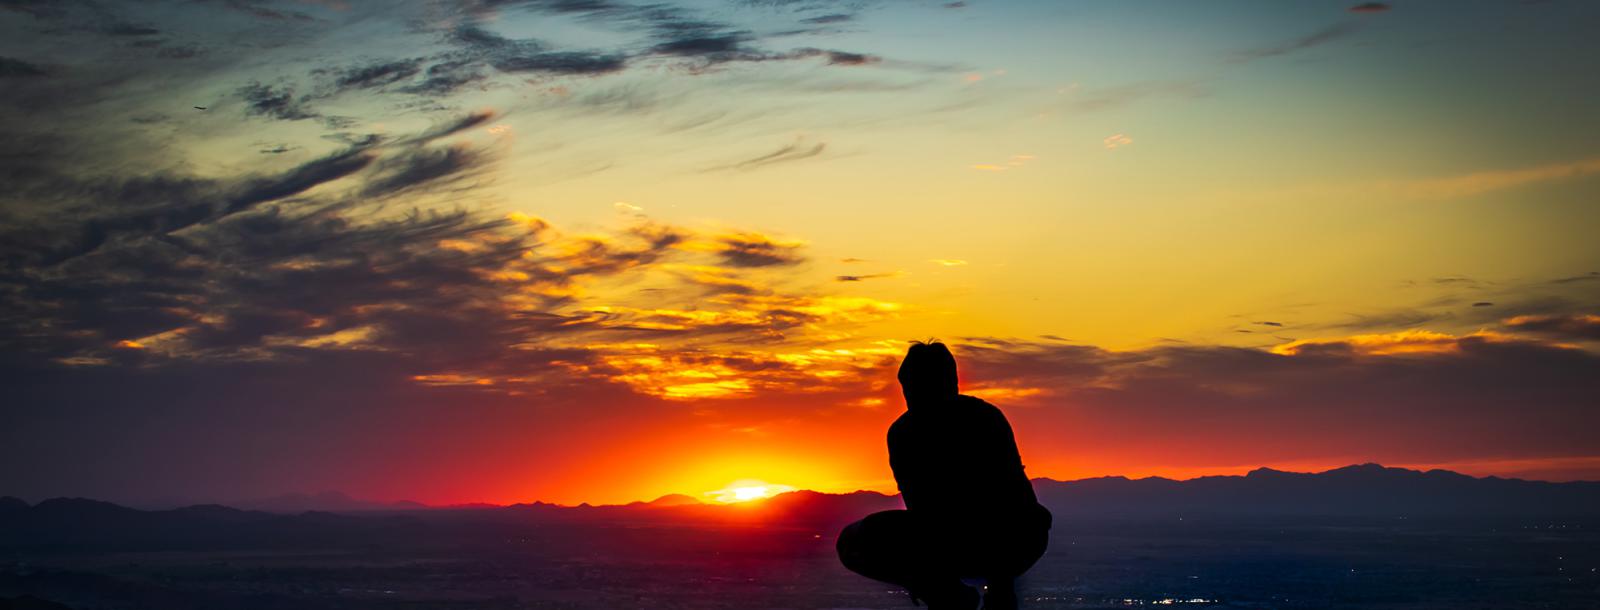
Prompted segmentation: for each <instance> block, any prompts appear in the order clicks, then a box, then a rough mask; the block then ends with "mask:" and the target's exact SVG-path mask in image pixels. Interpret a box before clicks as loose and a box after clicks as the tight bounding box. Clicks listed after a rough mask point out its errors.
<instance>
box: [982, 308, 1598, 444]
mask: <svg viewBox="0 0 1600 610" xmlns="http://www.w3.org/2000/svg"><path fill="white" fill-rule="evenodd" d="M1408 341H1409V343H1408ZM1304 347H1308V348H1309V347H1310V346H1309V345H1308V346H1304ZM1389 350H1392V351H1389ZM955 351H956V355H957V358H958V359H959V361H960V363H961V368H962V371H961V372H962V381H963V389H964V390H967V391H973V392H976V393H980V394H981V393H983V392H985V391H989V392H993V394H991V396H994V397H995V400H996V401H997V402H998V403H999V404H1002V405H1006V404H1027V405H1030V407H1031V408H1029V409H1021V410H1016V411H1010V412H1011V413H1024V414H1027V413H1032V415H1023V417H1024V418H1025V419H1024V420H1023V423H1021V424H1019V426H1021V427H1019V429H1026V426H1028V425H1035V426H1044V427H1046V428H1047V429H1044V430H1035V431H1034V432H1033V433H1034V434H1038V435H1041V437H1052V436H1053V437H1055V438H1056V439H1057V442H1065V443H1073V444H1074V445H1076V446H1080V451H1086V452H1093V451H1111V452H1115V453H1114V455H1118V457H1119V458H1121V459H1133V460H1138V459H1141V458H1139V457H1138V456H1139V454H1141V453H1147V452H1151V451H1157V452H1160V453H1161V454H1162V455H1166V456H1175V455H1191V456H1192V455H1194V454H1195V453H1194V452H1202V453H1204V454H1206V455H1208V456H1211V459H1216V460H1222V462H1221V463H1235V462H1232V461H1233V460H1237V463H1260V462H1261V461H1265V460H1292V459H1317V458H1319V457H1321V456H1326V455H1366V456H1372V457H1374V458H1379V457H1381V458H1382V459H1385V460H1391V461H1402V460H1404V461H1421V462H1438V461H1447V460H1450V459H1463V458H1479V457H1481V456H1482V455H1484V454H1486V453H1487V454H1490V455H1500V456H1530V457H1543V456H1549V455H1563V454H1575V455H1594V454H1595V452H1596V450H1597V449H1600V446H1597V445H1596V442H1595V440H1594V438H1593V436H1592V435H1591V434H1589V433H1588V431H1589V430H1593V429H1594V427H1595V426H1596V425H1600V412H1597V411H1595V410H1594V409H1593V408H1592V402H1593V396H1595V395H1596V392H1600V375H1596V374H1595V373H1596V372H1597V371H1600V356H1597V355H1596V354H1594V353H1592V352H1588V351H1584V350H1578V349H1571V348H1565V347H1560V346H1557V345H1552V344H1547V343H1543V342H1540V341H1535V340H1531V339H1504V338H1492V337H1482V336H1462V337H1449V336H1438V337H1429V338H1427V340H1426V343H1424V342H1421V341H1417V340H1415V338H1407V337H1405V336H1402V335H1395V336H1389V337H1387V338H1386V339H1376V340H1375V339H1370V338H1368V339H1362V340H1361V341H1360V342H1357V341H1355V340H1349V341H1339V340H1334V341H1329V342H1324V343H1319V344H1316V348H1315V349H1295V350H1289V351H1286V352H1283V353H1274V352H1271V351H1265V350H1258V349H1246V348H1229V347H1220V346H1167V347H1157V348H1151V349H1145V350H1136V351H1131V352H1119V351H1109V350H1104V349H1100V348H1096V347H1091V346H1071V345H1059V344H1053V343H1029V342H1017V341H996V342H990V341H985V342H981V343H965V342H964V343H962V344H959V345H956V346H955ZM1008 397H1009V398H1008ZM1506 405H1521V407H1519V408H1517V409H1507V408H1506ZM1035 409H1051V410H1056V411H1057V412H1058V414H1057V415H1047V414H1045V413H1039V412H1035V411H1034V410H1035ZM1306 430H1316V431H1317V432H1316V434H1314V435H1307V434H1305V433H1304V431H1306ZM1580 430H1581V432H1580ZM1063 434H1065V435H1067V436H1065V437H1063V436H1061V435H1063ZM1112 459H1118V458H1112ZM1168 459H1170V458H1168Z"/></svg>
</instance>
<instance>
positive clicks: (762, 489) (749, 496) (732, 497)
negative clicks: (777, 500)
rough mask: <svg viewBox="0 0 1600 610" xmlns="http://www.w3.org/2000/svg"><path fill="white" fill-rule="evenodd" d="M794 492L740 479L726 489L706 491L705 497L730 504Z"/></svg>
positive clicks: (782, 487) (780, 486) (761, 482)
mask: <svg viewBox="0 0 1600 610" xmlns="http://www.w3.org/2000/svg"><path fill="white" fill-rule="evenodd" d="M794 490H795V488H794V487H792V486H789V485H774V484H771V483H766V482H763V481H757V480H753V479H741V480H738V481H734V482H732V483H729V484H728V486H727V487H724V488H722V489H719V490H716V491H708V492H706V494H705V495H706V496H708V497H710V498H711V500H712V501H713V502H720V503H723V504H732V503H735V502H749V501H751V500H761V499H764V498H770V497H772V496H776V495H778V494H781V493H784V492H789V491H794Z"/></svg>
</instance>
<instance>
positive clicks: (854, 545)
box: [833, 521, 863, 572]
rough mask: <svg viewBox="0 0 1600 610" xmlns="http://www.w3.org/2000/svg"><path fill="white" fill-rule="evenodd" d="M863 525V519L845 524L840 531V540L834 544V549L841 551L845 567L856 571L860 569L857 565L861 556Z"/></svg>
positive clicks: (840, 554)
mask: <svg viewBox="0 0 1600 610" xmlns="http://www.w3.org/2000/svg"><path fill="white" fill-rule="evenodd" d="M862 527H863V525H862V522H861V521H856V522H855V523H851V524H850V525H846V526H844V529H843V530H840V531H839V538H838V540H835V541H834V544H833V548H834V550H835V551H836V552H838V553H839V561H840V562H842V563H844V567H846V568H849V569H850V570H851V571H856V572H859V571H860V570H857V569H856V567H857V564H858V563H859V558H860V556H861V529H862Z"/></svg>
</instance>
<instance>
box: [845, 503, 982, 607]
mask: <svg viewBox="0 0 1600 610" xmlns="http://www.w3.org/2000/svg"><path fill="white" fill-rule="evenodd" d="M925 529H926V528H922V527H919V526H918V525H917V524H916V521H915V520H914V519H913V518H912V516H911V514H910V513H908V512H906V511H903V510H889V511H883V512H878V513H873V514H871V515H867V517H866V518H865V519H862V520H860V521H857V522H855V523H852V524H850V525H848V526H846V527H845V528H844V531H842V532H840V533H839V540H838V543H837V544H836V548H837V549H838V551H839V561H840V562H842V563H843V564H844V567H846V568H849V569H850V571H852V572H855V573H857V574H860V575H862V576H866V577H867V578H871V579H874V580H880V581H883V582H887V583H890V584H895V585H899V586H902V587H905V588H906V589H907V590H908V591H910V592H911V596H912V598H913V599H922V600H924V601H926V602H928V607H929V608H930V609H942V608H955V609H961V610H971V609H973V608H976V607H977V605H978V592H977V591H974V590H973V589H972V588H971V587H968V586H966V585H963V584H961V580H960V579H959V578H958V577H957V575H956V574H955V572H954V571H953V566H952V565H951V564H950V561H949V560H948V559H949V558H946V557H944V555H945V554H943V553H940V552H939V549H938V548H937V545H936V544H935V541H934V540H933V539H932V537H931V536H930V532H927V531H924V530H925Z"/></svg>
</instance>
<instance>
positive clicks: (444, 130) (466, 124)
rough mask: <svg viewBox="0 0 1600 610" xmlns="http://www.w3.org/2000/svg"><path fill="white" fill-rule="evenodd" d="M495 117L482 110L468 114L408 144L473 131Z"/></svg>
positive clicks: (423, 133)
mask: <svg viewBox="0 0 1600 610" xmlns="http://www.w3.org/2000/svg"><path fill="white" fill-rule="evenodd" d="M495 116H496V115H495V113H494V112H492V111H489V110H480V111H477V112H472V113H468V114H465V115H462V116H460V117H457V118H454V119H451V120H449V121H445V122H444V123H441V124H439V125H437V126H435V127H434V128H432V129H429V130H427V131H424V132H422V133H420V134H418V135H417V136H416V137H414V138H411V139H410V140H407V142H409V143H427V142H432V141H434V140H437V139H440V138H446V137H449V136H453V135H455V134H458V133H461V132H463V131H466V130H468V129H472V128H473V127H477V126H479V125H482V124H484V123H488V122H489V121H492V120H494V118H495Z"/></svg>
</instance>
